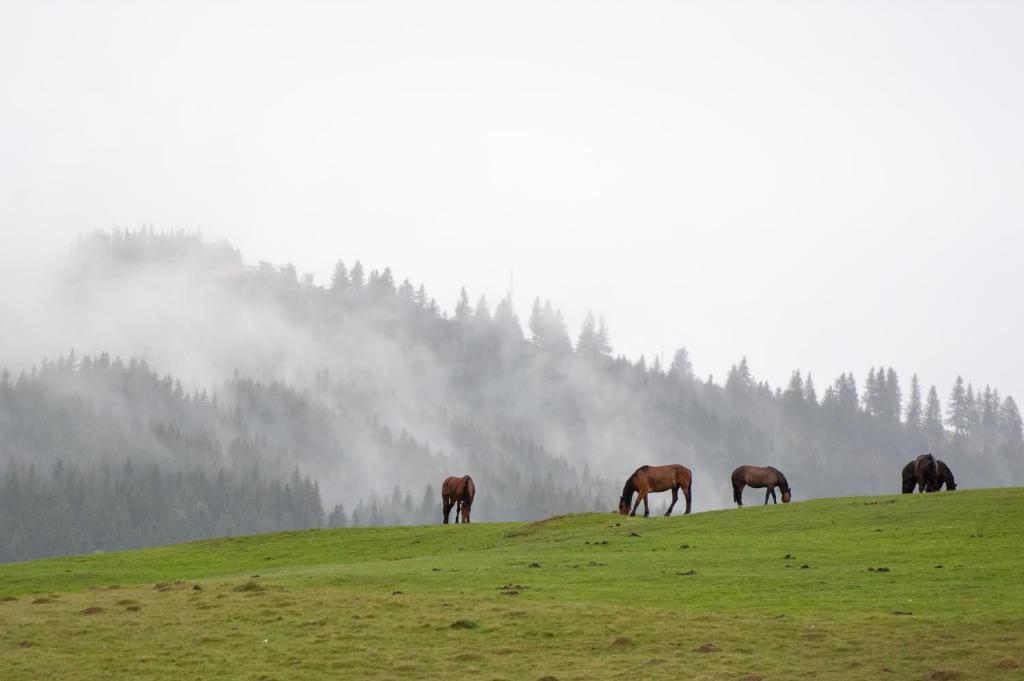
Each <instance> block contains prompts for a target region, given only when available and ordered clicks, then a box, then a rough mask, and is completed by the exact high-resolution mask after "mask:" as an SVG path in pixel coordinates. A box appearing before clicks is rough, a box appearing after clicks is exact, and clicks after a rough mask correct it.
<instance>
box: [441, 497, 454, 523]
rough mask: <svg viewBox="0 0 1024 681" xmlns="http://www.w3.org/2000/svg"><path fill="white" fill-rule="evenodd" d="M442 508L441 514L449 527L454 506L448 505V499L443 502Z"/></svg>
mask: <svg viewBox="0 0 1024 681" xmlns="http://www.w3.org/2000/svg"><path fill="white" fill-rule="evenodd" d="M441 506H442V510H441V514H442V515H443V516H444V524H445V525H447V524H448V515H449V514H450V513H451V512H452V506H451V504H449V503H448V499H447V498H446V499H444V501H442V502H441Z"/></svg>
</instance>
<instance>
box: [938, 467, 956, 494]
mask: <svg viewBox="0 0 1024 681" xmlns="http://www.w3.org/2000/svg"><path fill="white" fill-rule="evenodd" d="M935 465H936V466H938V467H939V478H938V481H939V482H938V485H937V486H936V488H935V489H936V490H941V489H942V486H943V485H945V486H946V491H947V492H952V491H953V490H955V489H956V478H954V477H953V471H951V470H949V466H947V465H946V462H945V461H942V460H941V459H935Z"/></svg>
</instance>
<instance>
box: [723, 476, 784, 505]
mask: <svg viewBox="0 0 1024 681" xmlns="http://www.w3.org/2000/svg"><path fill="white" fill-rule="evenodd" d="M744 486H747V487H767V488H768V490H767V491H766V492H765V493H764V503H765V506H767V505H768V497H769V496H770V497H771V498H772V503H775V504H777V503H779V502H778V499H776V498H775V488H776V487H778V488H779V492H781V493H782V503H784V504H788V503H789V500H790V499H791V498H792V490H791V489H790V487H789V482H788V481H787V480H786V476H785V475H783V474H782V471H780V470H779V469H778V468H772V467H771V466H764V467H761V466H740V467H739V468H737V469H736V470H734V471H733V472H732V498H733V501H735V502H736V505H737V506H743V487H744Z"/></svg>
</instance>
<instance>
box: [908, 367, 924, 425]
mask: <svg viewBox="0 0 1024 681" xmlns="http://www.w3.org/2000/svg"><path fill="white" fill-rule="evenodd" d="M921 417H922V413H921V384H920V382H919V381H918V378H917V374H914V375H913V376H911V377H910V402H909V403H907V414H906V419H907V425H908V426H909V427H911V428H920V427H921Z"/></svg>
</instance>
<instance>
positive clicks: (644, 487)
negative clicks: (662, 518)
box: [619, 463, 693, 518]
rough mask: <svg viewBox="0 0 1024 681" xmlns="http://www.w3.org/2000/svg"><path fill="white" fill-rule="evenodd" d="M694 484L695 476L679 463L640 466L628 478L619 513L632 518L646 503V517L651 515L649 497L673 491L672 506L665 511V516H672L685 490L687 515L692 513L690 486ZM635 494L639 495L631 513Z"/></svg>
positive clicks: (620, 500)
mask: <svg viewBox="0 0 1024 681" xmlns="http://www.w3.org/2000/svg"><path fill="white" fill-rule="evenodd" d="M692 482H693V474H692V473H690V469H689V468H687V467H686V466H680V465H679V464H677V463H673V464H669V465H667V466H640V468H637V469H636V470H635V471H633V474H632V475H631V476H629V477H628V478H626V484H625V485H624V486H623V488H622V496H621V497H620V498H619V513H620V514H621V515H626V514H627V513H629V515H631V516H635V515H636V509H637V508H639V507H640V502H641V501H642V502H644V517H645V518H646V517H647V516H649V515H650V514H651V509H650V507H649V506H648V505H647V495H648V494H650V493H651V492H667V491H668V490H672V504H671V505H670V506H669V507H668V510H667V511H665V515H666V516H668V515H671V514H672V508H673V507H674V506H675V505H676V502H677V501H678V500H679V490H680V489H681V490H683V496H684V497H686V513H689V512H690V485H691V484H692ZM633 492H636V493H637V497H636V503H635V504H633V511H632V512H630V510H629V505H630V502H631V501H632V499H633Z"/></svg>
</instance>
